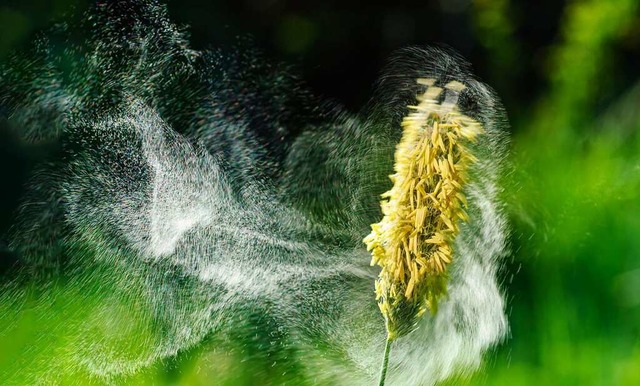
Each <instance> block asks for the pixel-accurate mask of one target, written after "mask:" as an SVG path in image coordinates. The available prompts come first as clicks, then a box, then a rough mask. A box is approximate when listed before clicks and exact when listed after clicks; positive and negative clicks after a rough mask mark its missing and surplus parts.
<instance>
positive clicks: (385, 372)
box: [378, 336, 391, 386]
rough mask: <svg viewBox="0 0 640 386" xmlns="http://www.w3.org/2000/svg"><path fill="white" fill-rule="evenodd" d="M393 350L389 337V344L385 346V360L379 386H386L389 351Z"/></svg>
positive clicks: (383, 360)
mask: <svg viewBox="0 0 640 386" xmlns="http://www.w3.org/2000/svg"><path fill="white" fill-rule="evenodd" d="M390 350H391V339H390V338H389V336H387V343H386V344H385V346H384V358H383V359H382V368H381V369H380V383H379V384H378V385H379V386H384V381H385V378H387V367H388V366H389V351H390Z"/></svg>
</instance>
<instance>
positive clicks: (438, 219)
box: [363, 79, 483, 340]
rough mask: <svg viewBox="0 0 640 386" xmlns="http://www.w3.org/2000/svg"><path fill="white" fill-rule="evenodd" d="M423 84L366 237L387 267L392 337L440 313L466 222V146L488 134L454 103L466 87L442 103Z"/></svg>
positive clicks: (379, 284) (435, 90)
mask: <svg viewBox="0 0 640 386" xmlns="http://www.w3.org/2000/svg"><path fill="white" fill-rule="evenodd" d="M418 83H420V84H423V85H425V86H426V87H427V89H426V90H425V92H424V93H423V94H421V95H419V96H418V104H417V105H416V106H409V108H410V109H412V110H413V111H412V112H411V113H410V114H409V115H407V116H406V117H405V118H404V120H403V122H402V128H403V134H402V139H401V140H400V143H399V144H398V145H397V147H396V152H395V166H394V169H395V173H394V174H392V175H391V176H390V178H391V181H392V182H393V187H392V188H391V190H389V191H388V192H386V193H384V194H382V198H383V200H382V201H381V203H380V206H381V208H382V214H383V216H384V217H383V218H382V220H381V221H380V222H379V223H377V224H372V225H371V229H372V232H371V234H369V235H368V236H367V237H366V238H365V239H364V240H363V241H364V242H365V243H366V244H367V249H368V250H370V251H371V254H372V260H371V265H374V264H377V265H379V266H380V267H381V268H382V270H381V272H380V276H379V278H378V279H377V281H376V284H375V288H376V299H377V301H378V306H379V307H380V311H381V312H382V315H383V316H384V318H385V321H386V326H387V332H388V334H389V340H394V339H396V338H397V337H399V336H402V335H405V334H407V333H408V332H410V331H411V330H412V329H413V328H414V326H415V324H416V322H417V320H418V318H419V317H420V316H421V315H422V314H424V312H425V311H426V310H429V311H430V312H431V313H435V312H436V311H437V306H438V301H439V299H440V298H441V297H442V296H443V295H444V294H445V293H446V282H447V266H448V265H449V264H450V263H451V262H452V260H453V258H454V251H453V244H454V240H455V238H456V236H457V234H458V233H459V221H468V216H467V213H466V212H465V209H464V208H465V207H466V205H467V204H466V199H465V195H464V186H465V183H466V181H467V170H468V169H469V166H470V164H471V163H473V162H475V161H476V158H475V157H474V156H473V154H472V153H471V150H470V148H469V147H468V145H469V144H470V143H472V142H474V141H475V140H476V137H477V136H478V135H480V134H482V132H483V129H482V126H481V125H480V124H479V123H478V122H477V121H475V120H473V119H472V118H470V117H468V116H466V115H464V114H462V113H461V112H460V111H459V110H458V108H457V106H456V103H457V97H458V95H459V93H460V92H461V91H462V90H463V89H464V85H462V84H461V83H459V82H455V81H454V82H450V83H448V84H447V85H446V86H445V89H446V95H445V98H444V101H443V102H439V101H438V100H439V99H440V97H441V94H442V88H439V87H435V86H434V81H433V80H431V79H418Z"/></svg>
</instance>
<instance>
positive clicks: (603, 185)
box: [0, 0, 640, 386]
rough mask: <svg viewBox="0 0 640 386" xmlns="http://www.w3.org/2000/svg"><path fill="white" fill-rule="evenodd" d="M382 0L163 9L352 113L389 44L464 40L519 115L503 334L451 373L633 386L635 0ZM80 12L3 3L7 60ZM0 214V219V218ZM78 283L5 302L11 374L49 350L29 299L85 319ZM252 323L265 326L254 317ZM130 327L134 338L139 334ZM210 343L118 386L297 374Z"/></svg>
mask: <svg viewBox="0 0 640 386" xmlns="http://www.w3.org/2000/svg"><path fill="white" fill-rule="evenodd" d="M392 3H393V4H391V5H387V6H374V5H372V4H370V5H363V4H362V3H359V2H356V1H350V0H342V1H309V2H293V1H284V0H263V1H259V0H253V1H251V0H245V1H240V0H239V1H234V2H218V1H212V2H204V1H203V2H198V1H192V0H182V1H173V2H169V12H170V14H171V15H172V17H173V18H174V20H176V21H177V22H178V23H181V24H189V25H190V26H191V27H190V31H191V35H192V42H193V45H194V46H195V47H196V48H204V47H209V46H223V47H224V46H227V45H230V44H232V42H233V41H234V39H235V36H237V35H247V34H252V35H254V37H255V40H256V45H257V46H258V47H261V48H262V49H264V51H265V52H266V53H267V55H269V56H271V57H272V58H274V59H275V60H284V61H289V62H293V63H294V64H296V65H297V66H298V67H299V69H300V72H301V73H302V75H303V78H304V79H306V80H307V81H308V83H309V84H310V86H311V88H312V89H314V91H316V92H318V93H320V94H323V95H325V96H327V97H330V98H333V99H335V100H337V101H338V102H340V103H342V104H344V105H345V106H347V108H349V109H352V110H353V111H356V110H357V109H358V108H359V106H361V105H362V104H363V103H364V102H365V101H366V99H367V97H368V95H369V94H370V91H371V87H372V84H373V82H374V81H375V78H376V75H377V72H378V71H379V69H380V68H381V67H382V64H383V63H384V59H385V58H386V57H387V56H388V55H389V53H390V52H392V51H393V50H394V49H397V48H400V47H402V46H406V45H409V44H425V43H427V44H428V43H436V42H442V43H446V44H448V45H450V46H452V47H453V48H455V49H456V50H458V51H460V52H461V53H462V54H463V55H464V56H465V57H467V58H468V59H469V60H470V61H471V62H472V63H473V65H474V68H475V71H476V73H477V74H478V75H479V76H480V77H481V78H482V79H483V80H484V81H485V82H487V83H488V84H490V85H492V86H493V87H494V88H495V89H496V90H497V92H498V94H499V95H500V96H501V97H502V98H503V101H504V104H505V106H506V108H507V112H508V113H509V117H510V121H511V125H512V128H511V131H512V134H513V135H512V151H511V157H510V163H511V164H510V168H509V173H508V175H507V176H506V178H505V181H506V184H505V185H506V190H505V192H504V198H505V201H506V202H507V203H508V208H509V215H510V219H511V223H512V229H513V231H512V237H511V244H512V250H513V254H512V257H511V258H510V259H509V261H508V262H507V264H506V269H505V272H504V274H503V275H502V286H503V288H504V290H505V292H506V293H507V296H508V313H509V319H510V324H511V333H510V336H509V338H508V340H507V341H506V342H504V343H503V344H502V345H500V346H499V347H497V348H496V349H495V350H494V351H493V352H491V353H490V354H489V355H488V356H487V358H486V361H485V364H484V366H483V369H482V370H481V371H479V372H478V373H476V375H474V376H473V377H471V378H470V379H455V380H451V381H450V382H449V384H460V385H510V386H511V385H640V136H639V135H638V132H639V129H640V71H639V69H640V4H639V2H638V1H635V0H609V1H601V0H600V1H598V0H582V1H571V2H557V1H552V0H547V1H530V2H519V1H514V0H511V1H509V0H494V1H492V0H473V1H465V0H451V1H449V0H441V1H394V2H392ZM86 7H87V2H82V1H69V0H67V1H62V0H57V1H52V2H40V1H35V0H23V1H20V2H11V1H9V2H6V1H4V2H2V3H0V58H3V57H6V56H7V55H8V54H9V52H10V51H11V50H13V49H19V48H20V47H21V46H22V45H23V44H25V43H26V42H27V41H28V40H29V39H31V38H32V37H33V35H34V33H35V32H36V31H38V30H39V29H42V28H44V27H46V26H48V25H50V23H51V20H55V19H61V18H64V14H65V13H68V12H71V11H72V9H73V8H76V9H79V10H82V9H84V8H86ZM3 148H5V146H3ZM6 151H9V150H8V149H7V150H6ZM7 175H8V174H7ZM9 180H10V181H12V182H16V181H17V182H19V178H17V179H16V178H13V179H11V178H9ZM12 189H13V190H12ZM16 192H17V191H16V190H15V189H14V188H12V187H8V188H6V189H5V192H4V193H3V194H8V195H10V196H11V197H9V198H7V200H3V201H6V202H8V203H9V204H5V206H4V207H3V208H2V214H3V216H4V217H8V216H9V214H8V213H11V205H12V204H11V203H12V202H13V201H15V198H14V197H13V196H15V195H16V194H17V193H16ZM7 221H8V220H6V218H3V219H2V224H3V226H4V224H5V223H6V222H7ZM47 291H49V292H47ZM77 291H79V289H78V288H73V287H70V288H67V287H64V286H60V288H58V287H56V285H51V286H50V287H48V288H47V289H44V290H38V291H36V290H25V291H24V292H23V293H22V295H21V296H22V297H17V298H16V299H15V302H16V303H14V304H13V305H11V304H3V305H2V307H3V308H0V323H2V325H4V326H7V325H8V326H10V327H9V329H8V330H5V331H4V332H3V334H4V335H3V342H5V344H4V345H3V346H2V347H0V367H4V368H15V369H16V371H19V369H20V367H21V366H37V365H38V363H39V361H46V360H47V356H48V355H55V353H53V352H51V351H48V352H40V351H39V350H38V344H42V345H45V343H43V342H39V341H38V340H37V339H36V340H34V336H35V335H37V331H39V329H41V323H43V321H42V320H41V319H39V316H38V315H40V314H39V313H38V310H39V309H40V308H42V309H44V308H43V307H47V309H48V310H49V311H47V314H48V316H47V317H48V318H51V319H52V320H55V319H61V320H64V319H66V318H69V315H68V312H69V311H68V310H69V309H72V310H76V311H75V314H74V315H75V317H78V318H85V317H90V315H89V313H90V312H91V310H92V307H91V306H92V304H93V306H95V307H98V306H99V305H100V302H101V297H100V296H101V295H100V294H99V293H96V294H95V295H91V296H89V297H87V296H86V294H85V297H84V302H83V303H82V304H75V303H74V302H76V300H75V299H76V298H77ZM46 296H51V297H53V298H54V299H55V302H56V304H61V305H66V306H60V307H58V308H56V307H50V305H46V306H45V305H43V304H42V303H41V301H40V300H41V299H44V298H46ZM39 299H40V300H39ZM87 299H90V300H89V304H87V302H86V301H87ZM15 304H23V306H21V307H17V306H16V305H15ZM39 307H40V308H39ZM18 308H20V309H21V310H24V309H27V311H28V312H22V313H20V312H17V309H18ZM83 312H85V313H87V314H86V315H85V314H83ZM249 323H255V326H254V327H255V328H258V329H259V328H262V327H263V326H262V325H261V323H263V324H264V323H266V325H265V326H264V328H265V329H268V328H271V327H270V326H269V325H268V324H269V322H268V321H264V319H261V318H255V320H254V319H251V318H249ZM130 332H131V337H132V338H131V339H144V336H141V335H140V334H137V333H136V330H135V329H131V331H130ZM9 336H10V337H11V339H7V337H9ZM50 338H51V339H57V340H58V341H56V342H54V343H53V346H54V347H57V348H58V349H59V350H65V347H67V345H72V344H76V343H74V341H73V340H72V337H70V336H68V334H66V333H65V332H64V331H60V332H51V333H50ZM211 340H212V341H211V342H208V343H207V345H209V346H216V345H217V346H216V347H220V349H218V350H215V351H209V350H206V351H200V349H195V350H193V351H191V352H187V353H183V354H181V355H180V357H179V358H174V359H171V360H170V361H167V362H165V363H159V364H157V365H155V366H153V367H152V368H150V369H148V370H147V371H145V372H143V373H141V374H138V375H136V376H133V377H131V378H128V379H122V380H118V382H117V383H124V382H126V383H129V384H147V383H155V384H185V385H191V384H203V385H204V384H212V379H215V382H214V384H228V385H254V384H280V383H282V382H285V381H287V380H289V381H292V380H294V379H295V371H296V370H295V369H296V367H295V364H293V363H288V362H287V361H286V360H282V361H280V362H279V363H278V364H277V366H276V367H275V368H274V367H272V364H271V363H266V362H265V363H263V362H262V361H260V360H246V358H245V355H244V353H245V351H244V350H245V349H246V350H251V349H256V347H257V348H259V347H262V346H260V345H266V346H268V342H266V343H265V342H259V341H252V340H251V337H250V336H242V335H241V334H239V336H238V337H236V342H235V343H234V340H233V339H227V340H225V341H224V342H216V341H215V338H211ZM34 341H37V343H34ZM6 342H9V343H6ZM46 344H47V345H51V344H52V343H51V342H48V343H46ZM131 347H137V346H136V345H135V344H132V345H131ZM124 350H127V348H125V349H124ZM131 350H135V348H131ZM21 353H27V354H26V355H20V354H21ZM28 353H34V354H28ZM19 357H29V358H30V359H29V360H30V361H32V362H24V361H22V362H20V361H16V360H15V358H19ZM284 357H286V356H283V358H284ZM287 371H288V372H289V373H288V374H287V373H285V374H283V372H287ZM66 376H67V375H65V374H64V373H63V372H61V373H60V375H59V381H60V382H62V383H66V381H68V382H71V379H73V380H78V379H80V378H77V377H79V376H81V375H78V374H70V375H68V376H69V377H70V378H68V379H67V378H65V377H66ZM65 380H66V381H65ZM82 382H83V383H85V382H94V383H96V384H100V381H98V380H93V381H92V380H90V379H84V378H83V381H82ZM292 382H293V381H292ZM309 383H310V384H312V382H311V381H309Z"/></svg>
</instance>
